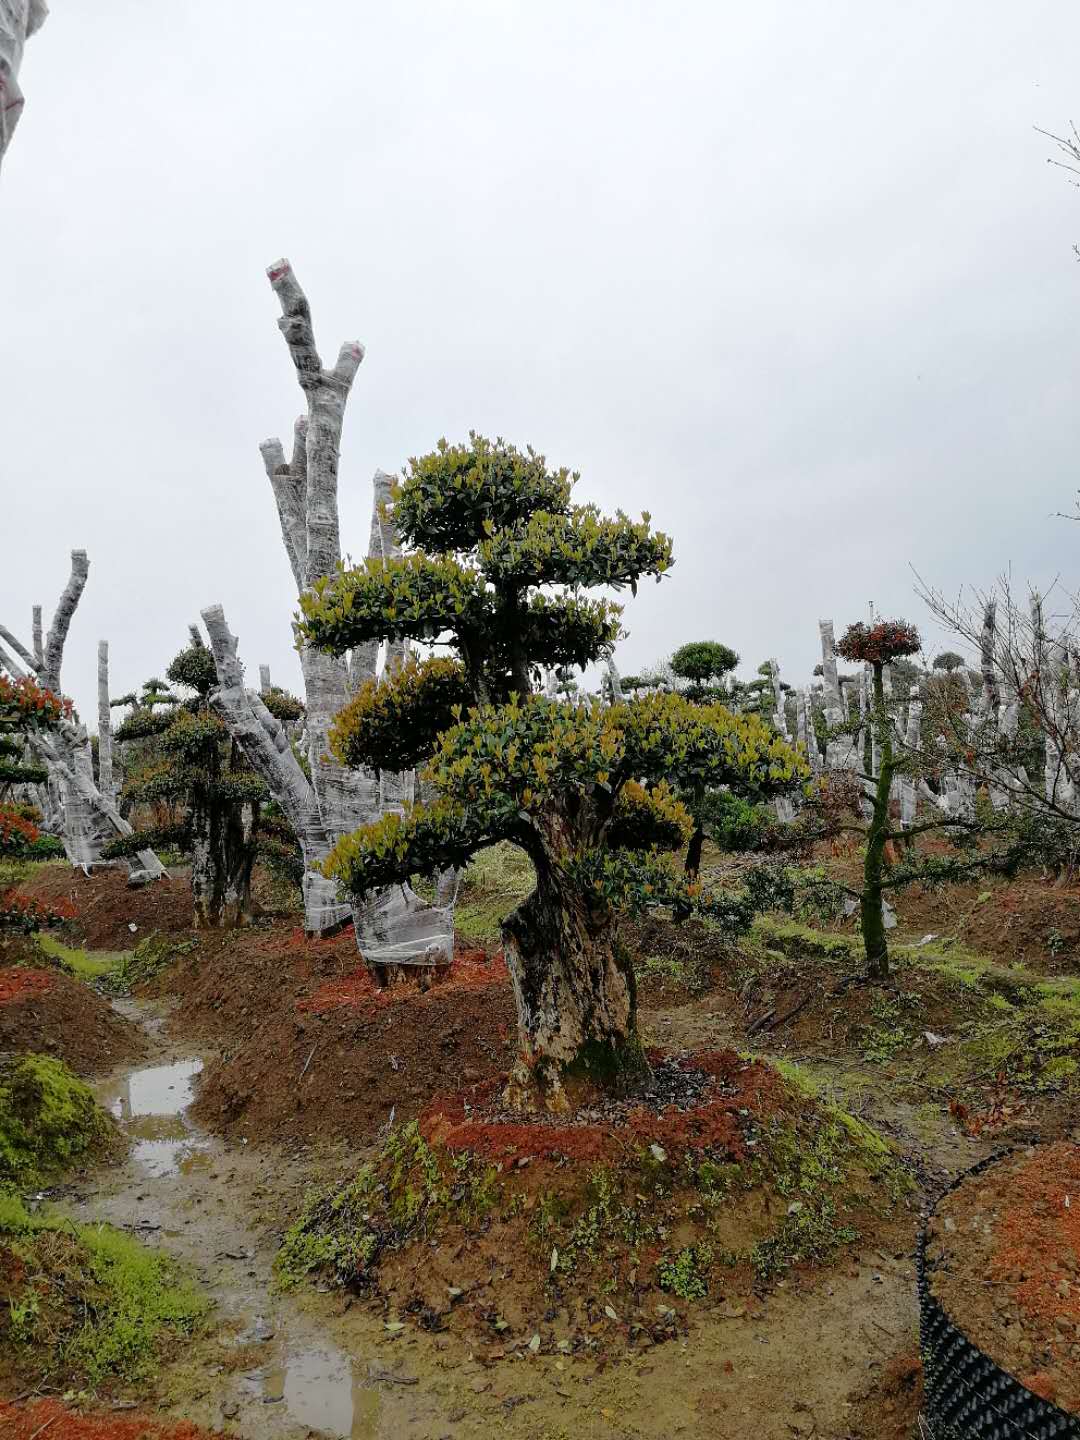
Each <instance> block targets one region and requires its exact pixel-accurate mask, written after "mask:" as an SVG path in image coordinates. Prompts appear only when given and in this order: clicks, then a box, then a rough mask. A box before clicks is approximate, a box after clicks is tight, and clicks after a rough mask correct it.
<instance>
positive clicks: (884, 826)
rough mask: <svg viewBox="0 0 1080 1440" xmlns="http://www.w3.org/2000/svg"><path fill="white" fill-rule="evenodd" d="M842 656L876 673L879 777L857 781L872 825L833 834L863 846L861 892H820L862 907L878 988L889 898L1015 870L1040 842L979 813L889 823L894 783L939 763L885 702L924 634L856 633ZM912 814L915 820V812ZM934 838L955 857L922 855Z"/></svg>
mask: <svg viewBox="0 0 1080 1440" xmlns="http://www.w3.org/2000/svg"><path fill="white" fill-rule="evenodd" d="M837 648H838V650H839V653H840V654H841V655H843V656H844V658H845V659H847V660H859V661H862V662H863V663H864V664H866V665H868V666H869V667H870V674H871V693H870V697H869V707H868V715H867V724H868V727H869V729H870V732H871V736H872V739H873V744H874V750H875V753H876V754H877V755H878V757H879V765H880V769H879V771H878V773H877V774H876V775H873V774H869V773H866V774H862V775H861V776H860V777H859V778H860V779H861V781H862V783H863V785H864V786H865V787H866V788H865V793H866V795H867V797H868V799H869V807H870V817H869V820H868V821H861V820H858V819H851V820H848V821H844V822H839V821H836V820H835V819H834V820H833V821H831V822H830V824H831V828H832V830H834V831H846V832H849V833H855V834H858V835H860V836H862V837H863V839H864V841H865V847H866V851H865V858H864V861H863V883H862V887H861V888H860V889H855V888H853V887H849V886H846V885H842V884H839V883H838V882H835V881H823V882H819V884H818V888H819V889H821V890H823V891H836V890H839V891H841V892H842V893H844V894H846V895H848V896H850V897H851V898H852V899H854V900H856V901H857V902H858V905H859V920H860V928H861V931H862V937H863V946H864V949H865V953H866V969H867V976H868V978H870V979H871V980H874V981H885V980H887V979H888V977H889V951H888V944H887V941H886V932H885V915H884V905H883V902H884V897H885V895H886V894H887V893H888V892H890V891H895V890H900V889H903V888H905V887H906V886H909V885H915V884H918V885H922V886H925V887H933V886H937V885H941V884H943V883H947V882H951V881H957V880H963V879H969V878H970V877H971V876H972V875H973V874H976V873H978V872H980V871H987V870H1002V871H1009V870H1012V869H1013V868H1015V866H1016V865H1017V864H1019V863H1020V862H1021V860H1022V859H1023V858H1024V855H1025V854H1026V853H1028V852H1029V851H1030V849H1031V846H1032V844H1033V843H1034V842H1033V839H1032V836H1031V835H1030V834H1024V833H1022V832H1020V831H1018V830H1017V829H1016V827H1013V826H1011V825H1010V824H1009V823H1008V822H1007V819H1006V817H1000V818H999V819H993V818H985V817H981V816H980V815H979V814H977V813H976V812H975V808H974V807H972V813H971V814H970V815H960V814H955V813H951V812H949V813H944V814H943V813H941V812H940V811H939V812H937V814H935V815H932V816H931V817H929V818H926V819H923V820H916V821H914V823H910V824H904V823H903V822H902V821H901V822H899V823H895V824H894V822H893V820H892V818H891V800H892V796H893V786H894V781H896V780H897V779H898V778H899V777H901V776H904V777H909V778H911V777H916V776H918V777H920V778H922V777H923V776H924V774H925V770H926V767H927V765H928V764H932V763H933V762H934V760H935V759H936V758H937V757H934V756H929V757H928V756H927V755H926V754H925V753H924V752H923V750H922V749H921V745H920V739H919V726H918V723H917V714H916V721H915V723H914V724H913V725H911V730H912V734H911V738H910V739H909V738H907V737H905V736H903V735H901V733H900V732H899V730H898V728H897V725H896V721H895V718H894V716H893V714H892V712H891V710H890V708H889V703H888V700H887V697H886V694H885V684H884V669H885V666H886V665H888V664H890V663H891V662H893V661H894V660H896V659H897V658H898V657H902V656H906V655H913V654H914V653H915V652H916V651H917V650H918V649H919V648H920V641H919V635H918V631H917V630H916V629H915V627H914V626H913V625H909V624H908V623H907V621H905V620H882V621H879V622H877V623H876V624H874V625H865V624H858V625H852V626H850V627H849V628H848V630H847V631H846V632H845V634H844V637H843V639H842V640H841V641H840V644H839V646H838V647H837ZM909 724H910V717H909ZM912 813H913V815H914V807H913V811H912ZM933 831H937V832H940V833H942V834H943V835H944V836H945V838H947V839H948V840H949V841H950V842H951V843H952V844H953V846H954V847H955V853H954V854H948V853H945V854H940V853H938V854H925V853H920V851H919V849H918V847H917V844H916V843H915V842H916V840H917V838H918V837H919V836H922V835H925V834H927V833H929V832H933ZM899 847H903V853H902V857H901V858H899V859H897V858H895V853H898V850H899Z"/></svg>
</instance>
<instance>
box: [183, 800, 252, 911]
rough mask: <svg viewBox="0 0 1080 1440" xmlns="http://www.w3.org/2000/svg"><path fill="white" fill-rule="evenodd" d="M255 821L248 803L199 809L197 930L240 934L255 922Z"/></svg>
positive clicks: (194, 874) (194, 865)
mask: <svg viewBox="0 0 1080 1440" xmlns="http://www.w3.org/2000/svg"><path fill="white" fill-rule="evenodd" d="M255 820H256V812H255V808H254V807H253V806H252V805H250V804H246V803H245V804H229V805H197V806H196V807H195V812H194V814H193V816H192V843H191V896H192V900H193V902H194V908H195V924H196V925H197V926H206V927H207V928H219V929H236V928H238V927H239V926H242V925H247V924H249V923H250V922H251V875H252V870H253V869H254V865H255V847H254V845H253V844H252V834H253V831H254V827H255Z"/></svg>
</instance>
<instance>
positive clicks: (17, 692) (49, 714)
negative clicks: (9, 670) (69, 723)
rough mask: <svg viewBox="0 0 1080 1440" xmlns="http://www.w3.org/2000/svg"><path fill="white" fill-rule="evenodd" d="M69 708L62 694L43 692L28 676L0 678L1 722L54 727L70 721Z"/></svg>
mask: <svg viewBox="0 0 1080 1440" xmlns="http://www.w3.org/2000/svg"><path fill="white" fill-rule="evenodd" d="M71 713H72V705H71V701H70V700H65V699H64V698H63V696H61V695H54V694H53V692H52V691H51V690H46V689H44V687H43V686H41V685H39V684H38V683H37V681H36V680H32V679H31V678H30V676H29V675H24V676H23V677H22V679H21V680H12V679H10V678H9V677H8V676H7V675H0V719H3V720H7V721H17V722H19V723H20V724H37V725H55V724H56V722H57V721H58V720H60V719H70V718H71Z"/></svg>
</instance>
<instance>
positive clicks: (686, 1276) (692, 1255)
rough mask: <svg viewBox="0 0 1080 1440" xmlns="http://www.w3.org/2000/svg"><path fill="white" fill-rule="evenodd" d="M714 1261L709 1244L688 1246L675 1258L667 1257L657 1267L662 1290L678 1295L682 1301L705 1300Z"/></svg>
mask: <svg viewBox="0 0 1080 1440" xmlns="http://www.w3.org/2000/svg"><path fill="white" fill-rule="evenodd" d="M712 1259H713V1251H712V1246H711V1245H708V1244H703V1245H687V1246H685V1247H684V1248H683V1249H682V1250H680V1251H679V1253H678V1254H677V1255H676V1256H674V1258H672V1257H671V1256H670V1255H665V1256H664V1257H663V1258H662V1259H661V1260H659V1261H658V1262H657V1266H656V1275H657V1280H658V1283H659V1285H660V1289H661V1290H667V1291H668V1292H669V1293H670V1294H672V1295H677V1296H678V1297H679V1299H680V1300H704V1298H705V1296H706V1295H707V1294H708V1293H709V1282H708V1271H709V1266H710V1265H711V1264H712Z"/></svg>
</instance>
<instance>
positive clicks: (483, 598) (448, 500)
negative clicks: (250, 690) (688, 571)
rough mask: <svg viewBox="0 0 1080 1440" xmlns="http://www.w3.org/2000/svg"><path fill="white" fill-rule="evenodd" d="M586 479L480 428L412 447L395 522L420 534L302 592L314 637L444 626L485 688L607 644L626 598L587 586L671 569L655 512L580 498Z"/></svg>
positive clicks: (406, 634) (348, 641)
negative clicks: (654, 525)
mask: <svg viewBox="0 0 1080 1440" xmlns="http://www.w3.org/2000/svg"><path fill="white" fill-rule="evenodd" d="M576 480H577V476H576V475H572V474H571V473H570V472H569V471H567V470H565V469H560V470H550V469H549V468H548V465H547V461H546V460H545V459H544V457H543V456H542V455H538V454H537V453H536V452H535V451H533V450H531V449H529V450H526V451H520V450H518V449H516V448H515V447H514V446H512V445H509V444H507V443H506V442H505V441H503V440H495V441H491V440H487V439H485V438H484V437H483V436H482V435H476V434H471V435H470V437H469V442H468V443H467V444H464V445H449V444H448V443H447V442H446V441H445V440H443V441H440V443H439V446H438V447H437V449H436V450H434V451H433V452H432V453H431V454H430V455H426V456H424V457H423V458H421V459H419V460H415V459H414V460H410V462H409V465H408V467H407V469H406V473H405V475H404V477H403V478H402V479H401V481H400V482H398V484H397V485H396V486H395V489H394V492H393V519H394V525H395V527H396V529H397V531H398V534H399V535H400V537H401V540H402V542H403V543H404V544H405V545H406V546H408V547H416V548H415V549H413V550H412V552H411V553H408V554H406V555H404V556H399V557H394V558H391V559H387V560H383V559H373V560H369V561H368V562H366V563H365V564H364V565H360V566H357V567H355V568H353V569H350V570H345V571H342V572H341V573H339V574H337V575H335V576H333V577H331V578H329V579H327V580H325V581H323V582H321V583H320V584H319V585H317V586H316V587H315V588H314V590H312V591H309V592H307V593H306V594H305V595H303V596H301V601H300V604H301V610H302V612H303V614H302V618H301V619H300V622H299V629H300V635H301V637H302V639H303V640H304V641H306V642H307V643H309V644H312V645H315V646H317V647H319V648H321V649H324V650H327V651H329V652H330V653H332V654H338V655H340V654H343V653H345V651H347V650H349V649H351V648H352V647H353V646H355V645H358V644H361V643H363V642H364V641H368V640H376V639H395V640H396V639H402V638H412V639H416V640H434V639H437V638H439V637H443V638H445V639H446V640H448V641H449V643H451V644H453V645H454V646H455V647H456V649H457V650H458V653H459V655H460V657H461V661H462V664H463V666H464V670H465V677H466V682H467V684H468V686H469V689H470V692H471V694H472V695H473V697H474V698H475V699H478V700H489V701H499V700H503V699H505V698H506V697H507V696H508V695H510V694H511V693H515V692H516V693H518V694H525V693H527V692H528V690H529V689H530V688H531V680H532V675H533V673H534V672H535V671H536V670H537V669H538V668H539V667H543V666H550V667H553V668H557V667H560V666H564V665H567V666H585V665H588V664H590V663H591V662H593V661H595V660H597V659H599V658H600V657H601V656H602V655H604V654H605V653H609V652H610V650H611V648H612V647H613V645H614V644H615V641H616V640H617V639H618V637H619V634H620V616H621V613H622V611H621V607H620V606H619V605H617V604H614V603H613V602H612V601H610V600H606V599H588V598H586V597H583V596H581V595H580V594H579V593H578V591H579V589H580V588H581V587H587V586H596V585H602V586H605V587H607V588H610V589H616V590H618V589H623V588H625V587H627V586H628V587H630V589H631V590H635V591H636V589H637V584H638V581H639V580H640V579H641V578H642V577H643V576H645V575H653V576H655V577H657V579H659V578H660V577H661V576H663V575H664V574H665V573H666V572H667V570H668V569H669V568H670V566H671V563H672V559H671V542H670V540H669V539H668V537H667V536H666V535H662V534H659V533H657V532H654V531H653V530H652V529H651V527H650V523H649V519H650V517H649V516H648V515H647V514H644V515H642V517H641V519H640V520H632V519H630V517H629V516H627V515H625V514H623V513H622V511H619V512H617V513H616V515H615V517H614V518H609V517H605V516H603V515H601V514H600V512H599V510H598V509H597V507H596V506H595V505H575V504H572V503H571V493H572V490H573V486H574V484H575V482H576Z"/></svg>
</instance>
